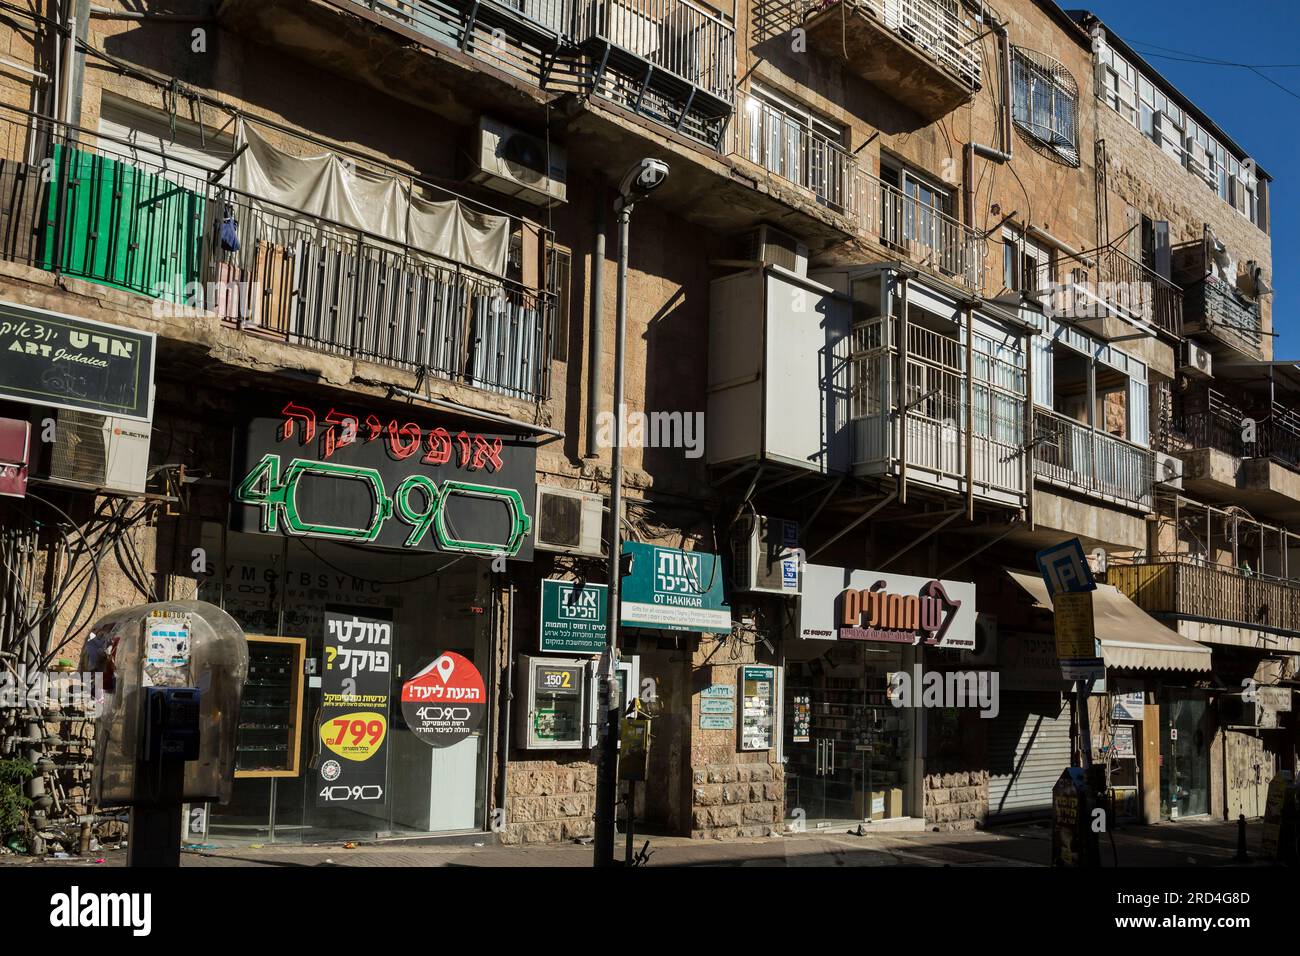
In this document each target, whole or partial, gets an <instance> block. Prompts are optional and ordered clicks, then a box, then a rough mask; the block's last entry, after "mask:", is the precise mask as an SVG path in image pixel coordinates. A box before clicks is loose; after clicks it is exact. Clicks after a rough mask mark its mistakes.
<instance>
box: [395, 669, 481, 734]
mask: <svg viewBox="0 0 1300 956" xmlns="http://www.w3.org/2000/svg"><path fill="white" fill-rule="evenodd" d="M486 713H487V689H486V688H485V687H484V685H483V675H481V674H480V673H479V672H478V668H477V667H475V666H474V662H473V661H471V660H470V659H469V658H467V657H463V656H462V655H460V654H457V653H456V652H454V651H447V652H446V653H445V654H442V655H441V656H440V657H438V658H436V659H435V660H434V661H433V662H432V663H431V664H429V666H428V667H426V668H424V670H422V671H420V673H418V674H416V675H415V676H414V677H412V678H411V679H410V680H408V681H407V682H406V683H405V684H403V685H402V716H403V717H404V718H406V725H407V726H408V727H410V728H411V732H412V733H413V734H415V736H416V737H418V738H420V740H423V741H424V742H425V743H426V744H428V745H429V746H430V747H450V746H451V745H452V744H455V743H459V742H460V741H462V740H464V739H465V738H466V737H468V736H469V735H470V734H472V733H473V732H474V731H475V730H477V729H478V726H479V724H481V723H482V722H483V717H484V715H485V714H486Z"/></svg>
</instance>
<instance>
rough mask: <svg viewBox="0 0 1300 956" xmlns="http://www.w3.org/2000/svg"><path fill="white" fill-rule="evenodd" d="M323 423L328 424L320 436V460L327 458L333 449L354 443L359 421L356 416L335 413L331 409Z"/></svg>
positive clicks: (332, 452)
mask: <svg viewBox="0 0 1300 956" xmlns="http://www.w3.org/2000/svg"><path fill="white" fill-rule="evenodd" d="M325 421H327V422H329V427H327V428H325V429H323V434H322V435H321V458H329V457H330V456H331V455H333V454H334V451H335V449H337V448H342V447H343V446H344V445H351V444H352V443H353V442H355V441H356V440H357V431H358V425H359V422H360V419H358V418H357V416H356V415H350V414H348V413H347V412H336V411H335V410H334V409H332V408H331V409H330V411H329V414H328V415H326V416H325Z"/></svg>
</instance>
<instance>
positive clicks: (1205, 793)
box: [1160, 688, 1210, 820]
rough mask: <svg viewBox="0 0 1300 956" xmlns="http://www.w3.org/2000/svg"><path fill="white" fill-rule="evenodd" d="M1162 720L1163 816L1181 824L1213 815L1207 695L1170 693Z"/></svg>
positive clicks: (1166, 694)
mask: <svg viewBox="0 0 1300 956" xmlns="http://www.w3.org/2000/svg"><path fill="white" fill-rule="evenodd" d="M1160 718H1161V723H1162V725H1163V726H1162V733H1161V735H1160V815H1161V816H1162V817H1164V818H1165V819H1167V820H1177V819H1180V818H1182V817H1193V816H1201V815H1204V814H1206V813H1209V812H1210V735H1209V732H1208V727H1209V701H1208V699H1207V698H1206V695H1205V693H1204V692H1201V691H1194V690H1182V689H1177V688H1169V689H1166V691H1165V699H1164V705H1163V706H1162V707H1161V708H1160Z"/></svg>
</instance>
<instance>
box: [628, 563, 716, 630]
mask: <svg viewBox="0 0 1300 956" xmlns="http://www.w3.org/2000/svg"><path fill="white" fill-rule="evenodd" d="M623 553H624V554H625V555H631V556H632V573H631V574H629V575H627V576H626V577H624V579H623V594H622V602H621V610H620V614H619V620H620V621H621V622H622V623H623V624H624V625H625V626H627V627H649V628H658V629H660V630H668V631H702V632H712V633H717V634H729V633H731V607H730V606H729V605H728V604H727V601H726V597H725V595H724V593H723V588H722V567H721V564H720V562H719V560H718V556H717V555H716V554H709V553H707V552H704V551H681V550H679V549H677V548H660V547H658V546H656V545H651V544H640V543H638V542H635V541H628V542H626V543H625V544H624V545H623Z"/></svg>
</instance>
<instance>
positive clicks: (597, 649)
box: [540, 578, 609, 654]
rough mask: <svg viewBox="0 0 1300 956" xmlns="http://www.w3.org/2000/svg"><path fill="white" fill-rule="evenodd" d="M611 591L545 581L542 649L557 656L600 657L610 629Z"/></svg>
mask: <svg viewBox="0 0 1300 956" xmlns="http://www.w3.org/2000/svg"><path fill="white" fill-rule="evenodd" d="M608 597H609V588H608V587H607V586H606V585H604V584H589V583H587V582H578V581H557V580H555V579H553V578H547V579H546V580H544V581H542V631H541V644H540V646H541V649H542V650H543V651H544V652H549V653H556V654H573V653H578V654H599V653H601V652H602V651H604V650H605V642H606V640H607V637H608V633H609V627H608V625H607V623H606V620H605V618H606V605H607V602H608Z"/></svg>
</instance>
